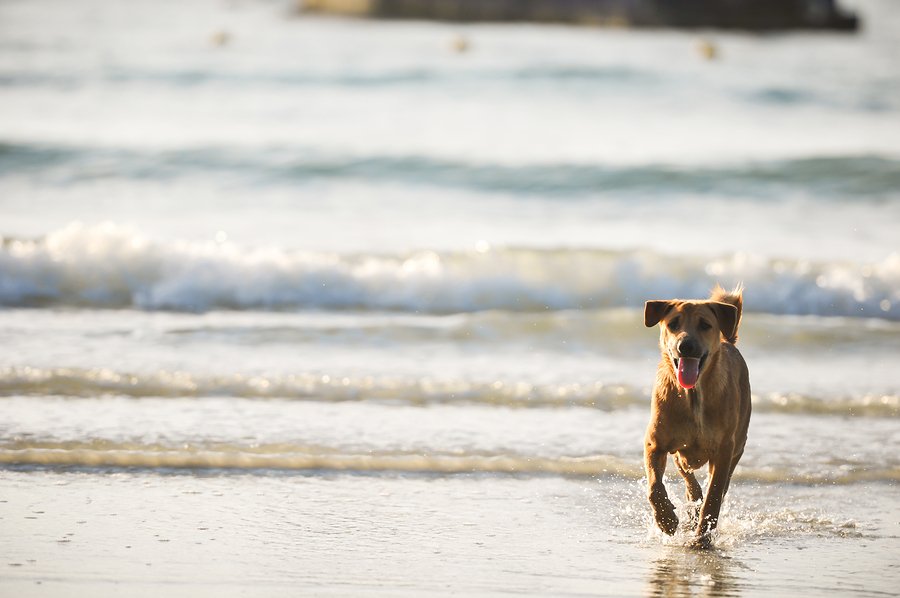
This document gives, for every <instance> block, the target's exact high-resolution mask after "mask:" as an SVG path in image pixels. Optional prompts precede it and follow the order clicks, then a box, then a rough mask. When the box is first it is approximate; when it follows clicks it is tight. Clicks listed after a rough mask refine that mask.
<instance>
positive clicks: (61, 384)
mask: <svg viewBox="0 0 900 598" xmlns="http://www.w3.org/2000/svg"><path fill="white" fill-rule="evenodd" d="M12 396H62V397H79V398H91V397H100V396H118V397H126V398H133V399H141V398H150V397H161V398H204V397H234V398H241V399H282V400H304V401H323V402H346V401H380V402H386V403H395V404H406V405H414V406H418V405H433V404H445V403H454V404H478V405H493V406H502V407H513V408H568V407H583V408H591V409H600V410H603V411H616V410H621V409H630V408H635V407H638V408H646V407H647V406H648V405H649V396H650V389H649V388H638V387H633V386H628V385H619V384H602V383H599V382H598V383H594V384H577V383H572V384H544V385H538V384H530V383H527V382H507V381H494V382H469V381H464V380H434V379H430V378H398V377H394V378H389V377H384V378H375V377H371V376H364V377H351V376H331V375H327V374H313V373H307V374H290V375H283V376H277V375H269V376H254V375H241V374H228V375H218V376H216V375H209V376H199V375H192V374H189V373H186V372H168V371H158V372H154V373H149V374H133V373H122V372H115V371H112V370H108V369H78V368H53V369H38V368H24V367H19V368H16V367H12V368H11V367H7V368H2V369H0V397H12ZM753 409H754V410H755V411H756V412H762V413H785V414H801V415H802V414H805V415H825V416H830V415H836V416H857V417H900V396H898V395H895V394H862V395H857V396H844V397H829V398H822V397H816V396H810V395H804V394H800V393H765V394H759V393H757V394H755V395H754V396H753Z"/></svg>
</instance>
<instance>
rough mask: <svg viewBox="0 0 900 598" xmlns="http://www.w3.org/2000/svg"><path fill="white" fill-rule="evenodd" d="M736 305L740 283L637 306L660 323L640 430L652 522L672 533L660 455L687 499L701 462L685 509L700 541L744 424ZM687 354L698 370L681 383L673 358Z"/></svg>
mask: <svg viewBox="0 0 900 598" xmlns="http://www.w3.org/2000/svg"><path fill="white" fill-rule="evenodd" d="M742 309H743V288H742V287H741V286H738V287H737V288H736V289H734V290H733V291H731V292H727V291H725V290H724V289H722V288H721V287H719V286H718V285H717V286H716V288H715V289H713V291H712V294H711V296H710V298H709V300H706V301H684V300H677V299H676V300H669V301H648V302H647V303H646V305H645V306H644V324H645V325H646V326H648V327H651V326H655V325H657V324H659V325H660V336H659V347H660V351H661V353H662V359H661V360H660V362H659V368H658V370H657V375H656V384H655V386H654V388H653V401H652V406H651V413H650V423H649V425H648V426H647V433H646V436H645V438H644V465H645V468H646V472H647V481H648V485H649V489H648V490H649V493H648V497H649V500H650V504H651V506H652V507H653V514H654V517H655V518H656V523H657V525H658V526H659V528H660V529H661V530H662V531H664V532H665V533H667V534H674V533H675V530H676V528H677V527H678V517H677V516H676V514H675V508H674V506H673V505H672V502H671V501H670V500H669V497H668V495H667V494H666V489H665V486H664V485H663V473H664V472H665V469H666V462H667V460H668V455H669V454H672V455H673V461H674V462H675V466H676V467H677V469H678V472H679V473H680V474H681V476H682V477H683V478H684V481H685V484H686V486H687V499H688V501H690V502H694V503H696V502H698V501H700V500H701V499H702V498H703V490H702V489H701V487H700V484H699V483H698V482H697V479H696V477H694V470H695V469H697V468H699V467H702V466H703V465H705V464H706V463H709V480H708V482H707V487H706V500H704V501H703V503H702V506H699V507H695V508H694V510H693V513H692V515H693V519H694V521H693V524H695V525H696V527H697V543H698V545H701V546H707V545H708V544H709V538H710V532H712V531H713V530H714V529H715V527H716V524H717V523H718V520H719V510H720V509H721V507H722V500H723V499H724V497H725V493H726V492H727V491H728V485H729V483H730V481H731V475H732V473H733V472H734V468H735V466H737V463H738V461H739V460H740V458H741V455H742V454H743V453H744V444H745V443H746V441H747V428H748V426H749V424H750V376H749V373H748V371H747V364H746V363H745V362H744V358H743V357H742V356H741V354H740V352H739V351H738V349H737V347H735V343H736V342H737V337H738V327H739V326H740V321H741V312H742ZM686 351H687V352H686ZM688 352H689V353H688ZM692 358H697V359H699V361H696V360H695V362H696V363H699V364H700V365H699V376H698V377H697V378H696V382H695V384H694V385H693V388H690V389H688V388H685V387H683V386H682V385H681V383H679V376H678V373H677V372H678V368H677V366H676V363H677V362H678V360H679V359H682V360H685V359H686V361H685V363H691V359H692ZM683 365H684V364H683ZM685 367H687V366H685ZM687 379H688V380H691V377H690V376H688V378H687ZM686 384H688V385H690V382H686Z"/></svg>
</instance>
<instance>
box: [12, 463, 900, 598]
mask: <svg viewBox="0 0 900 598" xmlns="http://www.w3.org/2000/svg"><path fill="white" fill-rule="evenodd" d="M2 483H3V488H4V493H3V502H0V517H2V522H3V528H4V529H5V530H7V532H10V531H13V530H14V531H13V533H5V534H4V535H3V539H2V543H0V554H2V555H3V556H2V559H3V565H4V568H5V571H4V572H3V575H2V577H0V592H2V594H3V595H5V596H23V597H27V596H63V595H65V596H72V595H90V596H121V595H125V594H127V595H129V596H155V595H159V593H160V592H164V593H166V594H167V595H172V596H197V595H213V594H215V595H222V596H287V595H292V596H296V595H305V596H318V595H321V596H368V595H372V596H398V595H400V596H406V595H408V596H422V595H466V596H501V595H504V596H508V595H527V596H549V595H553V596H722V597H724V596H791V595H818V596H821V595H833V596H889V595H893V593H894V590H895V586H896V583H897V581H898V579H900V570H898V562H897V559H896V555H897V554H898V550H900V533H898V532H900V528H898V526H900V523H898V522H900V510H898V508H897V506H896V504H893V506H892V510H887V511H886V510H884V505H885V504H888V505H891V503H892V502H893V501H891V500H888V498H889V496H891V495H892V494H893V488H892V487H891V486H890V485H887V484H864V485H861V486H854V487H853V489H852V492H848V489H847V488H841V487H831V488H828V487H824V488H802V487H800V488H796V489H794V491H792V492H791V497H790V500H788V501H783V502H782V504H776V502H775V501H773V500H772V499H771V495H772V493H771V489H770V488H767V487H766V486H762V485H759V486H753V485H751V486H748V485H745V484H742V485H740V486H739V487H737V488H735V491H734V500H733V502H732V503H731V505H730V507H729V508H728V511H727V516H726V517H725V519H724V521H723V524H722V529H721V531H720V533H719V538H718V542H717V544H718V547H717V548H716V549H714V550H711V551H699V550H694V549H691V548H687V547H685V546H683V543H684V542H686V538H685V537H676V538H674V539H664V538H661V537H660V534H658V533H657V532H655V531H654V530H653V528H652V527H651V525H650V521H649V517H648V514H647V512H646V510H645V509H644V508H643V503H642V489H641V488H640V486H639V484H636V483H633V482H624V481H621V480H617V479H599V480H597V479H577V478H568V479H567V478H559V477H515V476H509V477H506V476H502V477H495V476H480V475H462V476H452V477H444V476H404V475H382V476H372V475H353V474H322V473H313V472H311V473H308V474H303V475H255V474H227V473H225V474H217V475H216V474H212V475H210V474H207V475H195V474H191V473H189V472H172V473H168V474H167V473H162V474H160V473H156V472H131V473H124V472H77V471H76V472H66V473H60V472H46V471H27V472H20V471H9V470H7V471H4V472H3V474H2Z"/></svg>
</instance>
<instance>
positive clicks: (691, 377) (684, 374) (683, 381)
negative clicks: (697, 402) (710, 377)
mask: <svg viewBox="0 0 900 598" xmlns="http://www.w3.org/2000/svg"><path fill="white" fill-rule="evenodd" d="M707 355H708V354H706V353H704V354H703V356H702V357H675V356H672V360H673V361H674V362H675V372H676V374H677V375H678V384H680V385H681V386H682V387H683V388H686V389H691V388H694V387H695V386H696V385H697V379H698V378H699V377H700V372H701V371H702V370H703V366H704V365H705V363H706V357H707Z"/></svg>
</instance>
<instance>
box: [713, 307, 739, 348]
mask: <svg viewBox="0 0 900 598" xmlns="http://www.w3.org/2000/svg"><path fill="white" fill-rule="evenodd" d="M709 305H710V307H712V309H713V311H714V312H716V319H717V320H719V330H721V331H722V336H724V337H725V338H726V339H733V338H734V336H735V333H736V332H737V325H738V321H737V318H738V310H737V307H735V306H734V305H732V304H730V303H722V302H720V301H710V302H709ZM730 342H734V341H730Z"/></svg>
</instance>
